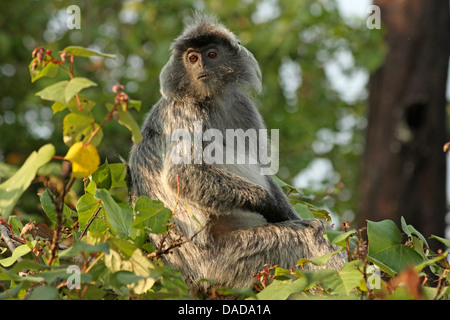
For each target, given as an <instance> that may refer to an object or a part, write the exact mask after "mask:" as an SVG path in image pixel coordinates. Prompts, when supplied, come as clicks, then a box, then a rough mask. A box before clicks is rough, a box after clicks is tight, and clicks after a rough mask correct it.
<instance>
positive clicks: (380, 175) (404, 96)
mask: <svg viewBox="0 0 450 320" xmlns="http://www.w3.org/2000/svg"><path fill="white" fill-rule="evenodd" d="M374 4H375V5H378V6H379V7H380V9H381V19H382V22H383V25H382V28H383V29H384V30H385V31H386V42H387V45H388V48H389V51H388V54H387V56H386V60H385V63H384V65H383V66H382V67H381V68H380V69H379V70H377V71H376V72H375V73H374V74H373V75H372V76H371V78H370V82H369V110H368V127H367V132H366V149H365V154H364V169H363V173H362V180H361V206H360V216H361V218H362V219H363V221H365V220H367V219H368V220H372V221H379V220H383V219H392V220H394V221H395V222H396V223H400V217H401V216H403V217H404V218H405V219H406V222H407V223H409V224H412V225H413V226H414V227H415V228H416V229H418V230H419V231H420V232H422V233H423V234H424V235H425V236H429V235H431V234H435V235H439V236H443V235H444V230H445V215H446V211H447V210H446V194H445V186H446V183H445V176H446V173H445V172H446V165H445V154H444V152H443V151H442V147H443V144H444V143H445V142H446V140H447V138H448V137H447V131H446V118H447V114H446V110H445V108H446V98H445V91H446V81H447V70H448V62H449V53H450V15H449V1H448V0H432V1H424V0H376V1H375V2H374Z"/></svg>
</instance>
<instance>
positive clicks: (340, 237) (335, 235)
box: [325, 229, 356, 247]
mask: <svg viewBox="0 0 450 320" xmlns="http://www.w3.org/2000/svg"><path fill="white" fill-rule="evenodd" d="M325 233H326V234H327V237H328V241H329V242H330V244H336V245H339V246H341V247H345V239H347V238H348V237H349V236H351V235H352V234H354V233H356V230H355V229H353V230H350V231H347V232H345V231H338V230H325Z"/></svg>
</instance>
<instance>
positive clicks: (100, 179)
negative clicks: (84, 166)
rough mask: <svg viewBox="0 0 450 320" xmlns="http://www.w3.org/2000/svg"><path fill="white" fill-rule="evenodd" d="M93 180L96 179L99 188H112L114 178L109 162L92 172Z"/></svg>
mask: <svg viewBox="0 0 450 320" xmlns="http://www.w3.org/2000/svg"><path fill="white" fill-rule="evenodd" d="M92 180H94V181H95V183H96V185H97V188H98V189H107V190H109V189H111V184H112V178H111V170H110V168H109V165H108V162H105V163H104V164H102V165H101V166H100V167H98V169H97V171H95V172H94V173H93V174H92Z"/></svg>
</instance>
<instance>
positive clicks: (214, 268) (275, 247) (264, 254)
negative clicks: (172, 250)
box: [194, 219, 347, 288]
mask: <svg viewBox="0 0 450 320" xmlns="http://www.w3.org/2000/svg"><path fill="white" fill-rule="evenodd" d="M324 229H325V227H324V224H323V223H322V221H320V220H318V219H309V220H303V221H297V220H295V221H284V222H280V223H276V224H268V225H265V226H261V227H256V228H252V229H247V230H237V231H234V232H231V233H229V234H228V235H223V236H221V237H218V238H216V239H215V240H214V241H212V242H211V243H210V244H208V246H207V248H205V249H206V250H205V249H204V256H203V258H204V263H201V264H199V267H200V268H201V270H199V271H198V274H200V275H201V276H202V277H204V278H207V279H214V280H216V281H217V282H218V283H219V284H221V285H224V286H229V287H233V288H245V287H249V286H250V285H251V284H252V282H253V281H254V278H252V277H251V275H252V274H256V273H257V272H258V271H260V270H262V268H263V267H264V264H271V265H280V267H283V268H289V267H295V266H296V264H297V261H298V260H299V259H300V258H314V257H318V256H322V255H324V254H326V253H329V252H334V251H337V250H338V248H337V247H334V246H330V245H329V244H328V241H327V240H326V239H324V237H323V232H324ZM346 262H347V258H346V256H345V253H338V254H336V255H334V256H333V257H332V258H331V259H330V260H329V261H328V263H327V265H326V266H324V267H314V266H311V265H310V264H308V265H306V267H308V268H334V269H340V268H341V267H342V265H343V264H344V263H346ZM194 263H197V262H194Z"/></svg>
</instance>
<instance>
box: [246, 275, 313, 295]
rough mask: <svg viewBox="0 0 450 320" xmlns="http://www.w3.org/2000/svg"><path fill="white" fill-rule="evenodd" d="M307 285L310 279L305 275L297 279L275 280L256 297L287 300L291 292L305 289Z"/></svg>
mask: <svg viewBox="0 0 450 320" xmlns="http://www.w3.org/2000/svg"><path fill="white" fill-rule="evenodd" d="M307 285H308V281H307V279H306V278H304V277H302V278H300V279H297V280H295V281H292V280H282V281H280V280H274V281H273V282H272V283H271V284H269V285H268V286H267V287H266V288H265V289H264V290H263V291H261V292H260V293H258V294H257V295H256V298H257V299H258V300H286V299H287V298H289V296H290V295H291V294H293V293H298V292H302V291H304V290H305V289H306V287H307ZM250 300H252V298H250Z"/></svg>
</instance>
